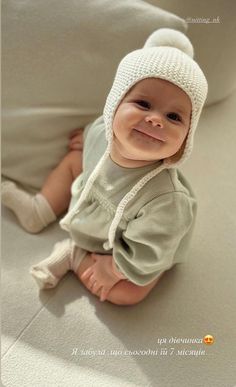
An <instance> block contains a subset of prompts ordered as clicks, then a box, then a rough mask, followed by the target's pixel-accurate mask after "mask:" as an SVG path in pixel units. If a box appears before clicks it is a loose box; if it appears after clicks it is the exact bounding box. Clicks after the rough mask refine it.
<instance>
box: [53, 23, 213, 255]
mask: <svg viewBox="0 0 236 387" xmlns="http://www.w3.org/2000/svg"><path fill="white" fill-rule="evenodd" d="M192 57H193V47H192V44H191V42H190V41H189V39H188V38H187V37H186V36H185V35H184V34H183V33H181V32H179V31H175V30H171V29H168V28H163V29H159V30H157V31H154V32H153V33H152V34H151V35H150V36H149V37H148V39H147V41H146V43H145V45H144V47H143V48H142V49H139V50H135V51H133V52H131V53H129V54H127V55H126V56H125V57H124V58H123V59H122V60H121V62H120V64H119V66H118V69H117V72H116V75H115V79H114V82H113V85H112V88H111V90H110V92H109V94H108V96H107V99H106V103H105V107H104V111H103V117H104V122H105V127H106V139H107V141H108V146H107V149H106V151H105V153H104V155H103V156H102V158H101V159H100V161H99V163H98V165H97V166H96V168H95V170H94V171H93V173H92V174H91V175H90V177H89V179H88V181H87V183H86V185H85V188H84V190H83V192H82V194H81V197H80V199H79V201H78V202H77V203H76V205H75V207H74V208H73V209H72V211H70V212H69V213H68V215H67V216H66V217H65V218H64V219H62V221H61V222H60V224H61V226H62V227H63V228H64V229H66V230H69V227H68V223H70V220H71V219H72V217H73V216H74V214H76V213H78V212H79V207H80V204H81V203H82V201H83V200H84V199H85V198H86V197H87V195H88V192H89V190H90V189H91V187H92V184H93V182H94V181H95V179H96V177H97V176H98V174H99V172H100V171H101V168H102V166H103V164H104V162H105V160H106V159H107V157H108V156H109V153H110V150H111V144H112V139H113V130H112V124H113V119H114V116H115V112H116V110H117V108H118V106H119V104H120V102H121V101H122V99H123V98H124V97H125V95H126V94H127V93H128V91H129V90H130V89H131V88H132V87H133V86H134V85H135V84H136V83H138V82H139V81H141V80H143V79H147V78H160V79H163V80H166V81H169V82H171V83H173V84H174V85H176V86H178V87H180V88H181V89H182V90H183V91H184V92H185V93H186V94H187V95H188V96H189V98H190V100H191V103H192V112H191V121H190V127H189V131H188V135H187V138H186V140H185V147H184V149H183V152H182V154H181V156H180V158H179V159H178V160H177V161H176V162H171V161H170V160H169V159H164V160H163V162H162V164H161V165H160V166H158V167H157V168H156V169H155V170H153V171H151V172H149V173H148V174H147V175H146V176H144V177H143V178H142V179H141V180H140V181H139V182H138V183H137V184H136V185H135V186H134V187H133V188H132V189H131V191H130V192H128V193H127V194H126V195H125V197H124V198H123V199H122V200H121V202H120V203H119V205H118V207H117V210H116V214H115V217H114V219H113V221H112V223H111V226H110V229H109V235H108V241H107V242H106V243H104V248H105V249H107V250H109V249H111V248H112V247H113V243H114V239H115V234H116V229H117V226H118V224H119V222H120V220H121V218H122V215H123V212H124V209H125V207H126V205H127V204H128V202H129V201H130V200H132V199H133V198H134V197H135V195H136V194H137V192H138V191H139V190H140V189H141V188H142V187H143V186H144V185H145V184H146V183H147V182H148V181H149V180H150V179H152V178H153V177H155V176H156V175H157V174H158V173H160V172H161V171H162V170H163V169H165V168H176V167H177V166H179V165H180V164H182V163H183V162H184V161H185V160H187V159H188V157H189V156H190V153H191V151H192V148H193V138H194V132H195V130H196V127H197V123H198V121H199V117H200V114H201V111H202V108H203V105H204V102H205V100H206V97H207V91H208V85H207V81H206V78H205V76H204V74H203V72H202V70H201V69H200V67H199V65H198V64H197V63H196V62H195V61H194V60H193V58H192Z"/></svg>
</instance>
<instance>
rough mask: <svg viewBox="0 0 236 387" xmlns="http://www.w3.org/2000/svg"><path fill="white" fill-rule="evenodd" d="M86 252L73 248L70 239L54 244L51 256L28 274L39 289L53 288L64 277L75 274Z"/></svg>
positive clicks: (73, 245) (32, 268)
mask: <svg viewBox="0 0 236 387" xmlns="http://www.w3.org/2000/svg"><path fill="white" fill-rule="evenodd" d="M86 254H87V252H86V251H85V250H83V249H80V248H79V247H77V246H75V244H74V243H73V241H72V240H71V239H65V240H63V241H61V242H58V243H56V244H55V246H54V249H53V251H52V254H51V255H50V256H49V257H48V258H46V259H44V260H43V261H41V262H39V263H38V264H36V265H34V266H32V267H31V268H30V274H31V275H32V276H33V277H34V279H35V280H36V282H37V284H38V286H39V288H40V289H50V288H54V287H55V286H56V285H57V284H58V282H59V281H60V279H61V278H62V277H64V275H65V274H66V273H67V272H68V271H69V270H72V271H74V272H76V271H77V270H78V267H79V265H80V263H81V261H82V260H83V258H84V256H85V255H86Z"/></svg>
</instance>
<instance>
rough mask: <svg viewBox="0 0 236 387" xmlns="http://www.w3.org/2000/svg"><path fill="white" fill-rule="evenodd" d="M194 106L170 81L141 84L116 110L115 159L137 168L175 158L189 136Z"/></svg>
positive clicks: (153, 79)
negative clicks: (171, 157)
mask: <svg viewBox="0 0 236 387" xmlns="http://www.w3.org/2000/svg"><path fill="white" fill-rule="evenodd" d="M191 107H192V105H191V101H190V98H189V97H188V96H187V94H186V93H185V92H184V91H183V90H181V89H180V88H179V87H177V86H175V85H174V84H172V83H170V82H168V81H165V80H163V79H159V78H148V79H144V80H142V81H140V82H138V83H137V84H136V85H134V86H133V87H132V88H131V89H130V91H129V92H128V94H127V95H126V96H125V97H124V99H123V100H122V101H121V103H120V105H119V106H118V108H117V110H116V113H115V117H114V120H113V143H112V151H111V157H112V159H113V160H114V161H115V162H117V163H118V164H120V165H122V166H124V167H131V168H133V167H139V166H143V165H146V164H150V163H153V162H154V161H157V160H162V159H165V158H167V157H170V156H173V155H175V154H176V153H177V152H178V151H179V150H180V148H181V146H182V144H183V143H184V140H185V138H186V135H187V133H188V129H189V126H190V119H191Z"/></svg>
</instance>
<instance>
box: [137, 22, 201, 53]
mask: <svg viewBox="0 0 236 387" xmlns="http://www.w3.org/2000/svg"><path fill="white" fill-rule="evenodd" d="M161 46H162V47H175V48H178V49H179V50H181V51H183V52H184V53H185V54H187V55H188V56H190V58H193V56H194V50H193V46H192V44H191V42H190V40H189V39H188V38H187V36H186V35H184V34H183V33H182V32H180V31H177V30H173V29H170V28H160V29H159V30H157V31H154V32H153V33H152V34H151V35H150V36H149V37H148V38H147V40H146V43H145V44H144V48H148V47H161Z"/></svg>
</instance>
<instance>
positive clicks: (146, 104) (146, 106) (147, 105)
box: [135, 99, 150, 109]
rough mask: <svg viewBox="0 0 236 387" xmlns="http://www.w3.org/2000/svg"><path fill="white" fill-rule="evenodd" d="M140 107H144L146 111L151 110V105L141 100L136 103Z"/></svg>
mask: <svg viewBox="0 0 236 387" xmlns="http://www.w3.org/2000/svg"><path fill="white" fill-rule="evenodd" d="M135 102H136V103H137V104H138V105H140V106H142V107H143V108H145V109H149V108H150V103H149V102H147V101H144V100H143V99H140V100H137V101H135Z"/></svg>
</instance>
